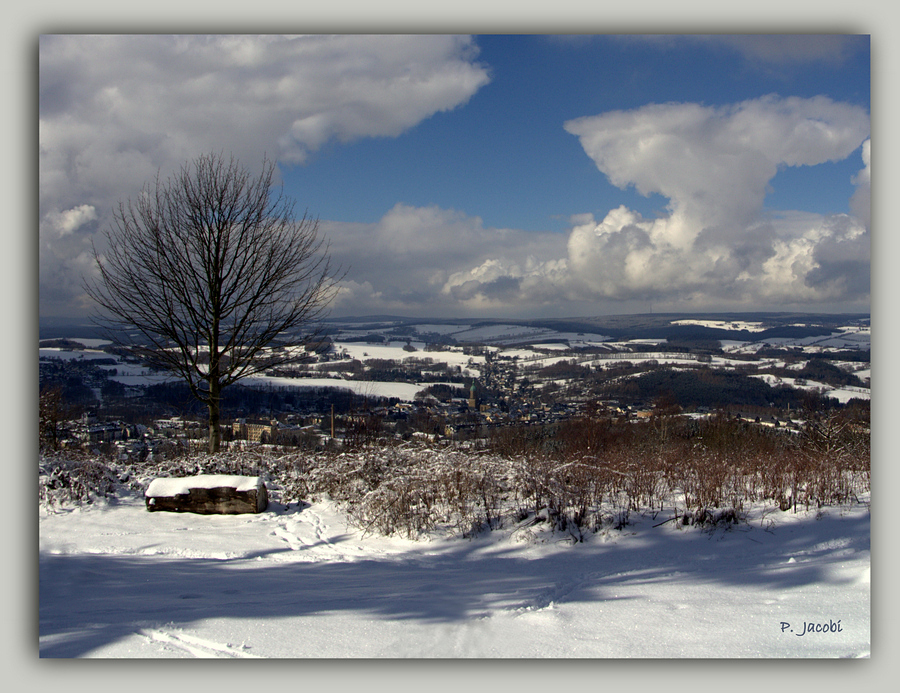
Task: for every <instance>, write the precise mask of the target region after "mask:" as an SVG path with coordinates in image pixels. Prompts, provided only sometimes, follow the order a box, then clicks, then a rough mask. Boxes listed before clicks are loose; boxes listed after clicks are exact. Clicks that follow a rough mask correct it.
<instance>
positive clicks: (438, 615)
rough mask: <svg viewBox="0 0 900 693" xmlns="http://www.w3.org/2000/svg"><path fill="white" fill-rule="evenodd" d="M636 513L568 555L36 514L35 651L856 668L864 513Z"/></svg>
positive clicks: (865, 625) (135, 512)
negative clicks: (698, 522) (760, 662)
mask: <svg viewBox="0 0 900 693" xmlns="http://www.w3.org/2000/svg"><path fill="white" fill-rule="evenodd" d="M867 501H868V499H867V497H865V498H861V499H860V502H859V503H856V504H854V505H852V506H845V507H833V508H827V509H824V510H823V511H822V512H820V513H818V514H817V513H816V512H815V511H810V512H799V513H796V514H794V513H792V512H790V511H788V512H782V511H780V510H778V509H777V508H771V507H769V508H765V507H763V506H759V507H757V508H755V509H754V510H753V511H752V512H751V513H750V514H749V515H748V517H747V519H746V521H744V522H742V523H740V524H738V525H732V526H731V528H730V529H721V528H720V529H713V530H710V529H701V528H699V527H681V526H680V525H678V524H676V523H674V522H665V520H666V516H665V515H664V514H643V515H637V514H636V515H634V516H633V518H632V520H633V522H632V524H631V525H629V526H627V527H625V528H624V529H622V530H615V529H612V528H609V529H606V530H603V531H600V532H597V533H595V534H590V535H588V536H587V537H586V540H585V542H584V543H579V544H573V543H572V542H571V537H567V536H566V535H565V534H561V533H551V532H549V531H546V530H542V529H541V528H540V527H541V526H540V525H538V526H535V525H531V526H526V525H525V524H523V525H519V526H515V527H509V528H508V529H505V530H502V531H495V532H490V533H488V534H487V535H482V536H480V537H477V538H475V539H462V538H459V537H453V538H450V537H446V536H442V535H440V534H438V533H432V534H431V535H429V536H428V537H427V538H425V539H423V540H419V541H412V540H406V539H399V538H385V537H382V536H378V535H373V534H371V533H369V534H365V535H364V533H363V532H361V531H360V530H358V529H353V528H351V527H350V526H349V524H348V523H347V521H346V518H345V517H344V516H343V515H342V513H341V512H340V511H339V509H338V508H337V506H336V505H335V504H334V503H332V502H331V501H328V500H323V501H320V502H317V503H315V504H312V505H307V504H305V503H304V504H299V505H298V504H296V503H291V504H289V505H287V506H285V505H282V504H280V503H278V502H273V503H271V504H270V506H269V509H268V510H267V511H266V512H263V513H261V514H258V515H239V516H203V515H193V514H175V513H152V514H151V513H148V512H147V511H146V509H145V507H144V503H143V499H142V498H141V497H140V496H139V495H122V496H120V497H119V498H118V499H115V500H114V501H112V502H108V503H95V504H93V505H88V506H83V507H80V508H71V507H69V508H67V509H65V510H62V511H52V512H51V511H48V510H46V509H44V510H42V512H41V517H40V594H39V597H40V656H41V657H125V658H158V657H163V658H177V657H214V658H256V657H264V658H297V657H300V658H335V657H338V658H340V657H354V658H359V657H364V658H396V657H417V658H446V657H454V658H458V657H463V658H508V657H516V658H521V657H527V658H585V657H587V658H595V657H599V658H644V657H653V658H684V657H686V658H697V657H701V658H723V657H724V658H760V657H762V658H806V657H829V658H830V657H839V658H843V657H851V658H856V657H867V656H869V653H870V542H869V533H870V513H869V509H868V502H867Z"/></svg>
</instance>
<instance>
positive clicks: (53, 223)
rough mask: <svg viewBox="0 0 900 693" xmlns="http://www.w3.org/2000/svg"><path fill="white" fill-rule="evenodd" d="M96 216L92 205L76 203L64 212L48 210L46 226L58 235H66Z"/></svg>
mask: <svg viewBox="0 0 900 693" xmlns="http://www.w3.org/2000/svg"><path fill="white" fill-rule="evenodd" d="M96 218H97V210H96V209H94V207H93V205H78V206H77V207H73V208H72V209H67V210H65V211H64V212H49V213H48V214H47V216H46V219H47V226H48V227H49V228H51V229H53V230H55V231H56V232H57V234H58V235H59V237H60V238H61V237H63V236H68V235H69V234H70V233H73V232H74V231H75V230H76V229H78V228H79V227H81V226H83V225H84V224H86V223H88V222H90V221H94V220H95V219H96Z"/></svg>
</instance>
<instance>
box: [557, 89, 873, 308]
mask: <svg viewBox="0 0 900 693" xmlns="http://www.w3.org/2000/svg"><path fill="white" fill-rule="evenodd" d="M565 127H566V130H567V131H568V132H570V133H572V134H573V135H576V136H577V137H578V138H579V140H580V141H581V144H582V146H583V148H584V150H585V152H586V153H587V154H588V156H590V157H591V158H592V159H593V160H594V162H595V163H596V165H597V167H598V169H599V170H600V171H601V172H603V173H604V174H605V175H606V176H607V177H608V178H609V180H610V181H611V182H612V183H613V184H614V185H616V186H618V187H621V188H623V189H624V188H627V187H629V186H634V187H635V188H636V189H637V190H638V191H639V192H640V193H642V194H644V195H649V194H651V193H659V194H661V195H664V196H665V197H667V198H668V200H669V204H668V214H667V215H665V216H662V217H661V218H657V219H649V220H648V219H643V218H641V216H640V215H639V214H638V213H637V212H634V211H632V210H629V209H627V208H625V207H619V208H618V209H615V210H612V211H611V212H609V213H608V214H607V215H606V217H605V218H604V219H603V220H601V221H600V222H599V223H598V222H596V221H594V220H593V219H588V220H581V222H582V223H578V224H576V225H575V226H574V227H573V229H572V231H571V234H570V237H569V245H568V260H569V270H570V272H571V273H572V280H573V282H574V285H575V286H577V287H580V290H581V291H583V292H585V293H586V294H587V295H594V296H597V297H605V298H641V299H646V300H653V299H657V300H670V301H680V302H681V303H682V304H683V305H693V306H699V305H707V304H711V303H714V302H716V301H718V302H728V301H732V302H734V304H735V305H737V304H744V305H745V306H747V307H752V306H753V305H754V303H755V304H756V305H760V304H761V302H766V301H769V302H784V301H790V302H794V303H803V302H810V303H812V302H817V301H818V302H822V301H830V300H837V299H845V300H862V299H863V298H864V297H866V296H867V293H868V246H869V238H868V231H867V223H868V216H867V215H866V216H859V217H854V218H851V217H847V216H838V217H824V216H821V215H806V216H804V217H803V222H802V223H800V222H799V221H798V220H797V219H796V218H791V219H787V218H785V217H782V218H778V217H775V216H773V215H772V214H767V213H766V211H765V210H764V207H763V203H764V199H765V196H766V193H767V190H768V188H769V184H770V182H771V180H772V179H773V178H774V177H775V174H776V173H777V172H778V169H779V167H782V166H804V165H815V164H819V163H823V162H826V161H839V160H842V159H845V158H846V157H848V156H849V155H850V154H851V153H852V152H854V151H855V150H857V149H858V148H859V147H860V144H861V143H862V142H863V141H864V140H865V141H866V142H868V140H867V139H866V138H867V137H868V134H869V117H868V114H867V113H866V112H865V111H864V110H863V109H861V108H858V107H856V106H852V105H848V104H842V103H835V102H833V101H831V100H830V99H827V98H825V97H816V98H812V99H800V98H780V97H775V96H767V97H764V98H761V99H755V100H752V101H745V102H742V103H739V104H735V105H732V106H727V107H718V108H713V107H706V106H701V105H698V104H654V105H649V106H645V107H643V108H640V109H636V110H634V111H616V112H611V113H605V114H602V115H599V116H592V117H587V118H579V119H576V120H572V121H569V122H567V123H566V125H565ZM863 157H864V160H865V161H866V162H867V161H868V144H866V145H865V147H864V149H863ZM857 182H858V184H859V186H860V187H859V190H860V191H863V190H865V189H866V188H867V186H868V164H866V168H865V169H864V170H863V172H861V173H860V174H859V176H857ZM859 195H860V199H859V201H858V202H859V204H858V206H859V207H863V206H864V204H863V201H862V196H863V192H860V193H859ZM840 258H844V259H840Z"/></svg>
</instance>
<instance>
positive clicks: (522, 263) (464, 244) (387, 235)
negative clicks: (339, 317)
mask: <svg viewBox="0 0 900 693" xmlns="http://www.w3.org/2000/svg"><path fill="white" fill-rule="evenodd" d="M322 228H323V231H324V232H325V233H326V234H327V235H328V238H329V239H330V241H331V253H332V257H333V259H334V260H335V261H336V262H338V263H340V264H341V265H342V266H343V267H345V268H347V269H348V275H347V278H346V281H345V282H344V288H345V289H346V290H344V291H342V292H341V294H340V295H339V296H338V298H337V300H336V302H335V311H336V312H337V313H340V312H356V313H359V312H401V313H404V314H405V313H409V312H410V311H411V310H412V311H417V312H420V313H423V314H429V315H434V316H453V315H460V314H461V313H462V312H466V313H472V312H475V313H477V312H479V311H491V310H501V311H504V312H505V313H509V312H510V311H526V312H527V311H529V310H531V309H533V308H535V307H537V308H539V307H540V306H541V305H543V304H544V303H546V302H547V301H550V300H557V299H559V298H560V297H561V296H562V293H561V291H562V289H561V287H560V286H557V285H556V284H555V282H556V281H557V280H564V279H565V277H564V272H563V274H562V275H561V274H560V266H559V263H562V266H563V267H564V266H565V259H564V257H562V256H563V255H564V254H565V236H563V235H561V234H557V233H534V232H527V231H520V230H515V229H498V228H486V227H485V226H484V224H483V222H482V220H481V219H480V218H478V217H473V216H468V215H466V214H464V213H462V212H459V211H456V210H448V209H442V208H439V207H434V206H432V207H411V206H409V205H404V204H397V205H395V206H394V207H393V208H392V209H391V210H389V211H388V212H387V213H386V214H385V215H384V216H383V217H382V218H381V219H380V220H379V221H378V222H376V223H373V224H359V223H354V224H349V223H338V222H328V221H324V222H322ZM554 272H555V274H554Z"/></svg>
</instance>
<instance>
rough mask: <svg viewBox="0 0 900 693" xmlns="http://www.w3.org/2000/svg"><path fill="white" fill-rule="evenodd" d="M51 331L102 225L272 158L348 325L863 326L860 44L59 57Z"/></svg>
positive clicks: (515, 39) (599, 42) (300, 43)
mask: <svg viewBox="0 0 900 693" xmlns="http://www.w3.org/2000/svg"><path fill="white" fill-rule="evenodd" d="M39 58H40V70H39V72H40V74H39V77H40V99H39V119H40V146H41V155H40V174H41V183H40V211H39V214H40V227H41V244H40V311H41V315H48V316H49V315H73V314H80V313H84V312H87V311H89V310H90V304H89V302H88V301H86V300H85V298H84V296H83V293H82V292H81V289H80V286H81V280H82V278H83V277H85V276H91V273H92V272H93V269H92V265H91V259H90V252H89V251H90V243H91V242H92V241H94V242H98V243H99V242H102V231H103V230H104V228H105V227H106V225H107V224H108V222H109V211H110V209H111V208H112V206H113V205H114V204H115V203H116V202H117V201H118V200H120V199H124V198H127V197H129V196H134V195H135V194H136V193H137V192H138V191H139V190H140V188H141V186H142V185H143V184H144V183H145V182H146V181H147V180H150V179H151V178H152V177H153V176H154V175H155V174H156V172H157V171H159V172H160V173H162V174H163V175H164V176H165V175H166V174H167V173H170V172H171V171H172V170H174V169H175V167H177V166H178V165H180V164H181V163H182V162H183V161H185V160H186V159H189V158H191V157H194V156H196V155H198V154H200V153H203V152H205V151H229V152H234V153H235V154H236V155H237V156H238V157H239V158H240V159H241V161H242V162H244V163H245V164H247V165H248V166H250V167H253V166H255V165H257V164H258V162H259V161H260V160H261V158H262V156H263V154H267V155H268V156H269V157H272V158H275V159H276V160H277V162H278V165H279V168H280V170H281V172H282V175H283V180H284V184H285V190H286V192H287V193H288V194H290V195H291V196H292V197H294V198H295V199H296V200H297V203H298V207H299V208H300V209H308V210H309V212H310V213H311V214H312V215H314V216H317V217H318V218H319V219H320V228H321V230H322V232H323V234H324V235H325V236H326V238H327V239H328V241H329V242H330V244H331V253H332V256H333V259H334V260H335V261H336V262H338V263H339V264H341V265H342V266H343V267H345V268H346V269H347V275H346V277H345V279H344V282H343V284H342V287H341V292H340V293H339V295H338V297H337V299H336V301H335V304H334V308H333V312H334V314H335V315H351V314H352V315H365V314H375V313H391V314H399V315H408V316H433V317H480V316H484V317H488V316H490V317H543V316H557V317H566V316H576V315H600V314H610V313H627V312H647V311H649V310H654V311H663V310H671V311H685V312H700V311H716V310H730V311H735V310H790V311H797V310H808V311H820V310H826V311H853V312H856V311H868V310H869V305H870V291H869V284H870V280H869V272H870V269H869V268H870V262H871V258H870V228H869V227H870V212H869V206H870V205H869V165H868V156H869V144H868V139H869V128H870V124H869V109H870V92H869V89H870V87H869V85H870V53H869V37H868V36H860V35H857V36H849V35H848V36H840V35H832V36H815V35H810V36H802V37H801V36H777V35H759V36H751V35H747V36H679V35H672V36H617V35H610V36H595V35H589V36H544V35H531V36H527V35H526V36H521V35H493V36H491V35H488V36H456V35H454V36H440V35H427V36H415V35H407V36H389V35H388V36H351V35H348V36H334V37H328V36H312V37H305V38H304V37H276V36H267V37H259V36H240V37H228V36H216V37H202V36H178V37H170V36H153V35H151V36H104V37H98V36H84V35H82V36H44V37H42V39H41V42H40V56H39Z"/></svg>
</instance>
